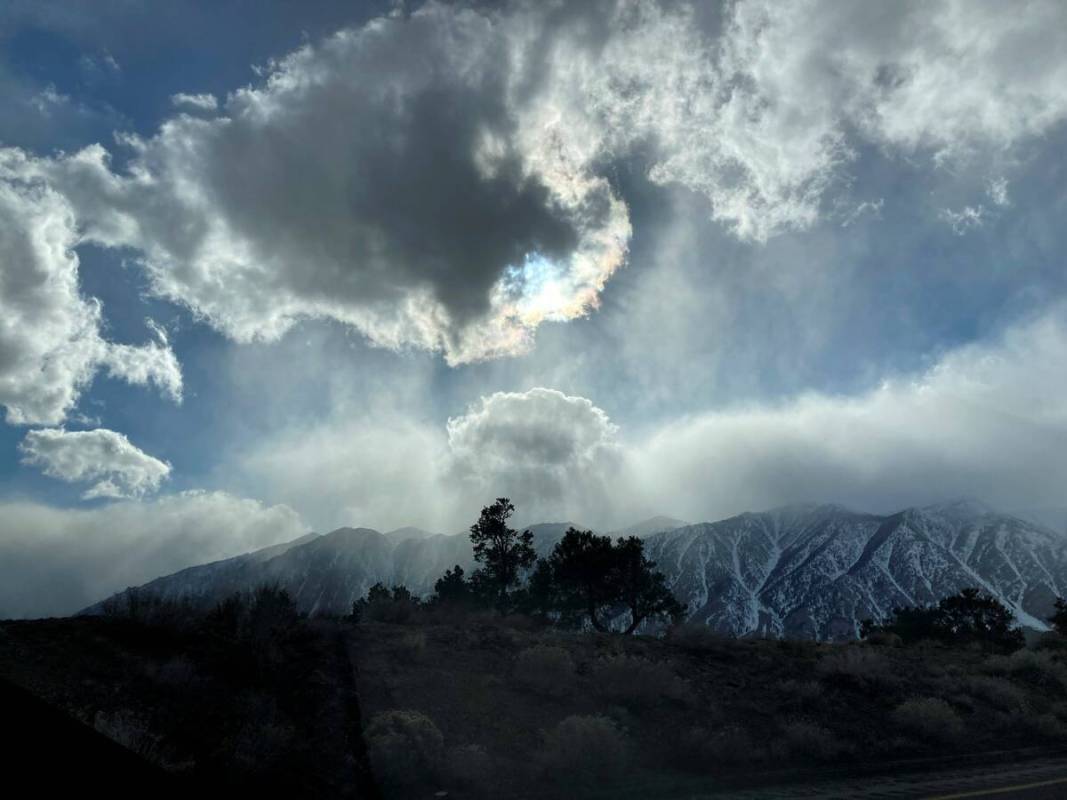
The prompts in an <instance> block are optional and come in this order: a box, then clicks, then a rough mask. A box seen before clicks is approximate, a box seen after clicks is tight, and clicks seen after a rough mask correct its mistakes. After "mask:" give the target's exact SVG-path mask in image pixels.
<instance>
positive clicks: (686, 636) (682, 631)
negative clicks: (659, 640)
mask: <svg viewBox="0 0 1067 800" xmlns="http://www.w3.org/2000/svg"><path fill="white" fill-rule="evenodd" d="M667 638H668V640H669V641H670V642H671V643H672V644H676V645H678V646H679V647H681V648H682V649H683V650H689V651H691V652H694V653H699V652H704V651H707V650H714V649H715V648H717V647H721V646H722V645H723V643H724V642H725V641H727V640H726V639H725V638H724V637H723V636H722V635H720V634H718V633H716V632H715V631H713V630H712V629H711V628H709V627H708V626H707V625H703V624H701V623H699V622H686V623H683V624H681V625H675V626H674V627H673V628H671V629H670V631H669V633H668V635H667Z"/></svg>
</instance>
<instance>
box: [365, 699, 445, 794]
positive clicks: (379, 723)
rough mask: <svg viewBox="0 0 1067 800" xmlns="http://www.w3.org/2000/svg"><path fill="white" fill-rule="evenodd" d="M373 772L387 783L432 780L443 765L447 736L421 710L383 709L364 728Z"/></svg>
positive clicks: (397, 783) (411, 782)
mask: <svg viewBox="0 0 1067 800" xmlns="http://www.w3.org/2000/svg"><path fill="white" fill-rule="evenodd" d="M365 738H366V740H367V752H368V755H369V756H370V761H371V766H372V768H373V769H374V773H375V775H376V776H377V778H378V780H380V781H381V782H382V783H383V784H385V785H387V786H394V787H396V786H411V785H421V784H425V783H428V782H430V781H431V780H433V778H434V777H435V776H436V775H437V772H438V770H439V769H440V765H441V759H442V756H443V754H444V737H443V736H442V735H441V731H440V730H438V728H437V726H436V725H435V724H434V722H433V720H432V719H430V718H429V717H427V716H426V715H425V714H421V713H419V712H418V711H398V710H394V711H383V712H381V713H380V714H376V715H375V716H374V717H373V718H372V719H371V721H370V723H369V724H368V725H367V729H366V732H365Z"/></svg>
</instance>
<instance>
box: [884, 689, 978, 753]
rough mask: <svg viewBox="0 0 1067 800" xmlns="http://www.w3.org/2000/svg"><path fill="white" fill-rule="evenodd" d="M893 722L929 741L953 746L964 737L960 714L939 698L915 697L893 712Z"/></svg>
mask: <svg viewBox="0 0 1067 800" xmlns="http://www.w3.org/2000/svg"><path fill="white" fill-rule="evenodd" d="M892 718H893V722H894V723H895V724H896V725H897V726H899V727H900V728H903V729H904V730H906V731H908V732H909V733H912V734H914V735H916V736H920V737H922V738H923V739H926V740H927V741H933V742H939V743H941V744H951V743H953V742H955V741H958V740H959V739H960V737H962V736H963V722H962V721H961V720H960V716H959V714H957V713H956V711H955V709H953V708H952V706H950V705H949V704H948V703H946V702H945V701H944V700H942V699H941V698H939V697H914V698H912V699H911V700H905V701H904V702H903V703H901V704H900V705H899V706H897V707H896V709H895V710H894V711H893V715H892Z"/></svg>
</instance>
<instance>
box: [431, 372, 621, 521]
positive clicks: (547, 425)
mask: <svg viewBox="0 0 1067 800" xmlns="http://www.w3.org/2000/svg"><path fill="white" fill-rule="evenodd" d="M617 431H618V429H617V427H616V426H615V425H614V424H613V423H612V422H611V420H609V419H608V416H607V414H605V413H604V411H603V410H602V409H600V408H598V407H597V406H595V405H593V403H592V401H590V400H587V399H586V398H584V397H570V396H568V395H565V394H563V393H562V392H558V391H556V390H554V389H544V388H535V389H530V390H529V391H526V392H496V393H494V394H492V395H489V396H488V397H483V398H482V399H481V401H480V402H479V403H477V404H475V405H474V406H473V407H472V408H470V409H468V410H467V412H466V413H465V414H463V415H461V416H458V417H453V418H451V419H449V420H448V445H449V451H450V456H451V472H452V475H454V476H455V478H456V479H458V480H459V481H460V483H461V484H465V485H467V486H468V487H469V491H468V492H466V493H465V494H467V495H468V496H474V497H486V496H489V495H493V493H494V492H495V493H496V494H498V495H504V496H508V497H511V498H512V499H513V500H514V501H515V502H516V503H518V504H519V505H520V506H524V508H523V516H524V517H526V518H536V517H538V516H539V515H543V514H553V515H557V516H560V517H561V518H570V517H571V516H574V515H579V514H588V513H589V511H590V510H591V509H593V508H596V507H598V506H600V507H603V505H604V504H605V503H608V504H610V503H612V502H613V499H612V497H611V496H612V494H613V490H614V488H615V486H614V481H615V479H616V477H617V474H616V473H617V471H618V467H619V460H620V451H619V447H618V443H617V441H616V434H617Z"/></svg>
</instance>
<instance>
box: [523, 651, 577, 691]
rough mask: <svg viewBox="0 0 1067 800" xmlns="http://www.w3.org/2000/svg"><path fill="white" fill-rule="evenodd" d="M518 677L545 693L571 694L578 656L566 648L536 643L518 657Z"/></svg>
mask: <svg viewBox="0 0 1067 800" xmlns="http://www.w3.org/2000/svg"><path fill="white" fill-rule="evenodd" d="M515 680H516V681H517V682H518V684H519V685H520V686H524V687H526V688H527V689H531V690H533V691H535V692H539V693H541V694H547V695H553V696H557V697H559V696H562V695H565V694H568V693H569V692H570V691H571V690H572V689H573V688H574V659H572V658H571V654H570V653H568V652H567V651H566V650H564V649H563V648H562V647H553V646H552V645H545V644H539V645H535V646H534V647H530V648H527V649H526V650H523V651H522V652H521V653H519V655H518V656H517V657H516V658H515Z"/></svg>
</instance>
